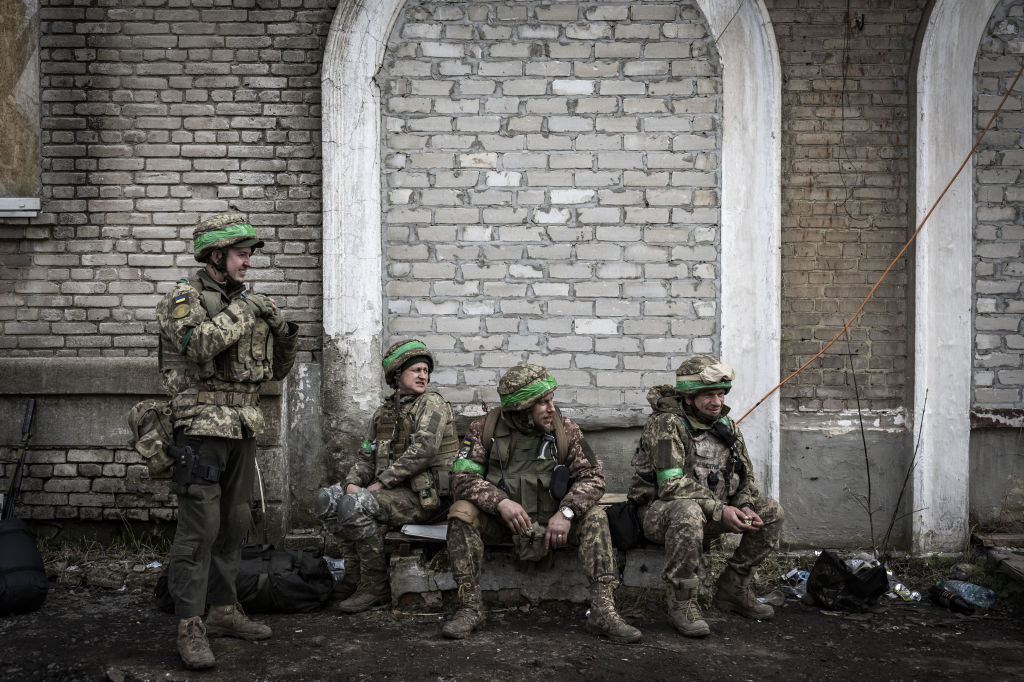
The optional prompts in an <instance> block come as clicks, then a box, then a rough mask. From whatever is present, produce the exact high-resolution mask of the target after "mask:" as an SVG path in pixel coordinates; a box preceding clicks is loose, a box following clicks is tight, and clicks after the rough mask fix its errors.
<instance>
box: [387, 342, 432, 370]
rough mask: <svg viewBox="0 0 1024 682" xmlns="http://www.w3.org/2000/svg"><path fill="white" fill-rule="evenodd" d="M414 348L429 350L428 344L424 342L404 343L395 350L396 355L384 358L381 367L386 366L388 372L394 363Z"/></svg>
mask: <svg viewBox="0 0 1024 682" xmlns="http://www.w3.org/2000/svg"><path fill="white" fill-rule="evenodd" d="M414 348H422V349H424V350H427V346H426V344H424V343H423V342H422V341H416V340H412V341H410V342H409V343H403V344H402V345H401V346H399V347H398V348H396V349H395V352H394V353H392V354H391V355H389V356H387V357H386V358H384V360H383V361H382V362H381V365H383V366H384V370H385V371H386V370H387V368H388V366H389V365H390V364H391V363H392V362H394V361H395V360H396V359H397V358H398V357H399V356H401V355H402V353H405V352H406V351H410V350H412V349H414Z"/></svg>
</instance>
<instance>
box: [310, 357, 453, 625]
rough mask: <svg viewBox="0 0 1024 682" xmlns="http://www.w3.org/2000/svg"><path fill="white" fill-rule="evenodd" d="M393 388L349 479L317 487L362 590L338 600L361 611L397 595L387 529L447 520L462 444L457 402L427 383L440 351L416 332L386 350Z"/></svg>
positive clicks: (349, 575)
mask: <svg viewBox="0 0 1024 682" xmlns="http://www.w3.org/2000/svg"><path fill="white" fill-rule="evenodd" d="M382 364H383V367H384V380H385V381H386V382H387V384H388V385H389V386H391V387H392V388H394V389H395V392H394V394H392V395H391V396H390V397H388V398H387V400H385V401H384V404H383V405H381V406H380V407H379V408H377V410H376V412H374V413H373V418H372V419H371V421H370V430H369V433H368V434H367V437H366V439H365V440H363V444H362V447H361V448H360V449H359V452H358V454H357V456H356V458H355V461H354V462H353V463H352V466H351V467H350V468H349V471H348V474H347V475H346V477H345V480H344V482H343V483H339V484H335V485H333V486H331V487H330V488H321V489H320V490H319V491H317V497H316V512H317V515H318V516H319V517H320V519H321V520H322V521H323V522H324V524H325V526H326V527H327V529H328V530H330V531H332V532H334V533H336V534H337V535H338V536H339V538H340V539H341V545H342V553H343V556H344V559H345V578H346V582H349V583H350V584H351V583H352V582H355V581H354V580H353V578H357V579H358V581H357V582H355V584H356V588H355V593H354V594H351V595H350V596H349V597H348V598H347V599H345V600H344V601H342V602H341V603H339V604H338V609H339V610H340V611H342V612H345V613H358V612H360V611H365V610H367V609H369V608H371V607H373V606H376V605H378V604H383V603H385V602H388V601H390V589H389V586H388V575H387V563H386V561H385V556H384V535H385V534H386V533H387V531H388V529H389V528H399V527H401V526H402V524H405V523H428V522H431V521H434V520H438V521H439V520H441V519H443V518H444V515H445V513H446V512H447V509H448V505H449V504H450V502H451V493H450V489H449V485H448V480H449V474H450V469H451V463H452V460H453V459H454V458H455V453H456V450H457V449H458V445H459V441H458V436H456V434H455V421H454V416H453V414H452V408H451V405H449V404H448V402H447V401H446V400H445V399H444V398H443V397H441V395H440V394H439V393H435V392H433V391H428V390H427V385H428V384H429V382H430V373H431V372H432V371H433V369H434V356H433V355H432V354H431V352H430V350H429V349H428V348H427V347H426V346H425V345H424V344H423V343H422V342H421V341H417V340H415V339H411V340H406V341H399V342H398V343H396V344H394V345H392V346H391V347H390V348H388V349H387V351H386V352H385V353H384V360H383V363H382Z"/></svg>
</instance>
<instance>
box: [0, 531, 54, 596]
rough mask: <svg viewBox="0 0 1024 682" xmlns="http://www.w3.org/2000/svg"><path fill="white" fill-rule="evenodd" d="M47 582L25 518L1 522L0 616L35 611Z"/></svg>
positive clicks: (48, 584)
mask: <svg viewBox="0 0 1024 682" xmlns="http://www.w3.org/2000/svg"><path fill="white" fill-rule="evenodd" d="M49 589H50V583H49V582H47V580H46V569H45V568H44V567H43V557H42V556H41V555H40V554H39V550H38V549H36V543H35V542H33V540H32V536H31V535H29V532H28V526H27V525H26V524H25V522H24V521H22V520H21V519H17V518H10V519H5V520H3V521H0V616H6V615H9V614H12V613H28V612H30V611H35V610H36V609H38V608H39V607H40V606H42V605H43V602H44V601H46V593H47V592H48V591H49Z"/></svg>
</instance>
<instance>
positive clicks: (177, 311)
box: [171, 296, 192, 320]
mask: <svg viewBox="0 0 1024 682" xmlns="http://www.w3.org/2000/svg"><path fill="white" fill-rule="evenodd" d="M181 298H182V299H184V298H185V297H184V296H182V297H181ZM190 312H192V306H190V305H189V304H188V303H184V302H180V301H179V299H177V298H176V299H174V308H173V309H172V310H171V317H173V318H174V319H175V320H180V319H181V318H183V317H188V314H189V313H190Z"/></svg>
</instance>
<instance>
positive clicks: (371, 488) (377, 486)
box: [366, 481, 384, 493]
mask: <svg viewBox="0 0 1024 682" xmlns="http://www.w3.org/2000/svg"><path fill="white" fill-rule="evenodd" d="M366 489H367V490H369V491H370V492H371V493H372V492H373V491H374V490H383V489H384V484H383V483H381V482H380V481H374V482H373V483H371V484H370V485H368V486H366Z"/></svg>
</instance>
